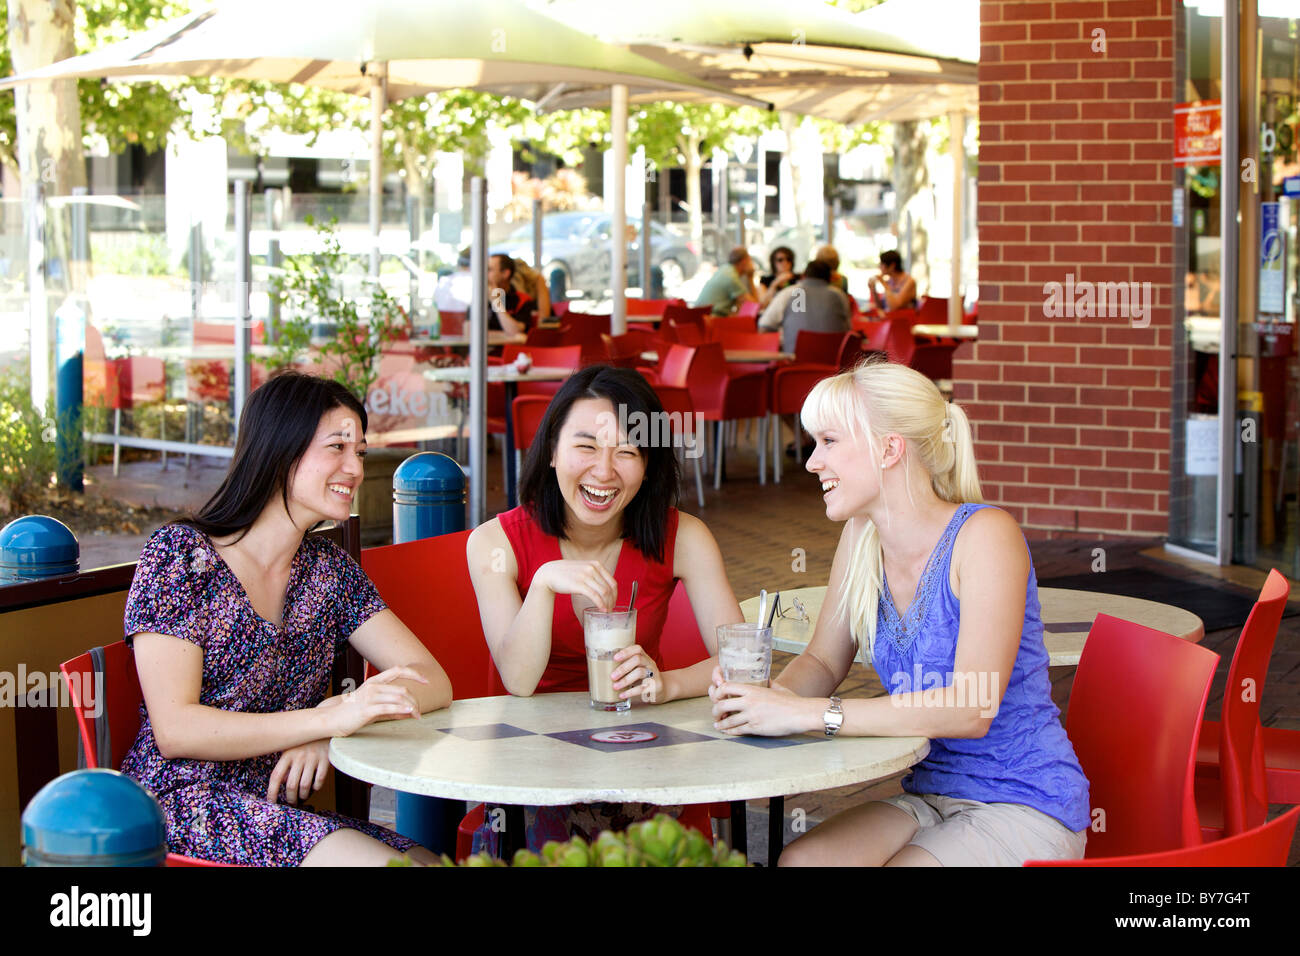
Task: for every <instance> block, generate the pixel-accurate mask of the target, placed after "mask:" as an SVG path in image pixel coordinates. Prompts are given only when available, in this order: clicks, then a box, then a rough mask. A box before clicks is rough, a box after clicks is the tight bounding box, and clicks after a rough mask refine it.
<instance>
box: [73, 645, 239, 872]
mask: <svg viewBox="0 0 1300 956" xmlns="http://www.w3.org/2000/svg"><path fill="white" fill-rule="evenodd" d="M59 671H60V672H61V673H62V674H63V682H64V684H65V685H66V686H67V688H68V699H69V700H71V701H72V712H73V715H74V716H75V717H76V718H77V734H78V737H79V741H78V742H79V744H80V747H81V752H82V754H83V755H84V756H85V759H86V766H87V767H90V768H91V769H95V768H99V767H102V768H105V769H107V770H116V769H117V768H118V767H120V766H122V761H123V760H125V759H126V753H127V751H128V750H130V749H131V746H132V745H133V744H134V743H135V738H136V734H138V733H139V732H140V705H141V704H142V703H143V702H144V693H143V692H142V691H141V690H140V675H139V674H137V673H136V669H135V655H134V654H132V653H131V648H129V647H127V646H126V642H125V641H118V642H117V643H116V644H110V645H108V646H107V647H96V648H94V649H93V650H90V651H87V652H86V653H85V654H81V655H79V656H77V657H74V658H73V659H72V660H70V661H64V662H63V663H62V664H60V665H59ZM101 689H102V692H103V700H102V701H101V700H96V699H95V694H96V693H97V692H99V691H100V690H101ZM96 712H98V716H96ZM167 865H168V866H234V865H235V864H232V863H217V862H214V861H213V860H200V859H198V858H197V857H192V856H185V855H184V854H183V853H168V854H167Z"/></svg>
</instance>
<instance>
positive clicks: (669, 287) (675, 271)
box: [659, 259, 686, 298]
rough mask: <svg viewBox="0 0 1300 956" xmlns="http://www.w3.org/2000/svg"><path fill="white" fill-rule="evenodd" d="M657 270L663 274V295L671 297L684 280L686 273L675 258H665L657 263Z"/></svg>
mask: <svg viewBox="0 0 1300 956" xmlns="http://www.w3.org/2000/svg"><path fill="white" fill-rule="evenodd" d="M659 271H660V272H662V273H663V276H664V295H666V296H668V297H670V298H671V297H672V295H673V293H674V292H676V291H677V290H678V288H680V287H681V285H682V283H683V282H685V281H686V273H685V272H684V271H683V270H682V265H681V263H680V262H678V261H677V260H676V259H665V260H664V261H663V262H661V263H659Z"/></svg>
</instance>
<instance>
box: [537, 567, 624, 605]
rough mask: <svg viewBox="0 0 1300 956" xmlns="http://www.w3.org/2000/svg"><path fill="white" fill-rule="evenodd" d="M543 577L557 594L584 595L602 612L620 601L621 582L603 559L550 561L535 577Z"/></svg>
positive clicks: (543, 581)
mask: <svg viewBox="0 0 1300 956" xmlns="http://www.w3.org/2000/svg"><path fill="white" fill-rule="evenodd" d="M539 579H540V580H541V582H542V584H544V585H545V586H546V587H547V588H549V589H550V591H551V592H552V593H553V594H580V595H582V596H583V597H585V598H586V599H587V600H589V601H590V602H591V603H592V604H594V605H595V606H596V607H598V608H600V609H601V610H602V611H607V610H609V609H611V608H612V607H614V605H615V604H616V603H617V602H618V582H617V581H615V580H614V575H612V574H610V573H609V570H608V569H607V568H606V567H605V566H604V565H603V564H601V563H600V562H599V561H577V560H569V559H564V560H560V561H548V562H546V563H545V564H543V565H542V566H541V567H540V568H538V569H537V574H536V575H535V576H534V577H533V581H534V582H536V581H538V580H539Z"/></svg>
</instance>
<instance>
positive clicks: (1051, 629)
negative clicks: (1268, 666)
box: [740, 585, 1205, 667]
mask: <svg viewBox="0 0 1300 956" xmlns="http://www.w3.org/2000/svg"><path fill="white" fill-rule="evenodd" d="M796 597H797V598H799V600H800V601H801V602H802V603H803V606H804V609H805V610H806V611H807V612H808V621H807V622H802V621H797V620H792V619H790V618H788V617H778V618H776V619H775V620H774V621H773V622H772V646H773V647H775V648H776V649H777V650H779V651H785V652H787V653H790V654H799V653H801V652H802V651H803V650H804V648H805V647H807V646H808V641H809V640H811V639H812V634H813V628H814V626H815V625H816V624H817V615H818V614H819V613H821V609H822V602H823V601H824V600H825V599H826V587H825V585H823V586H821V587H811V588H793V589H791V590H788V591H782V592H781V610H782V611H783V612H786V613H789V612H791V611H792V610H793V608H794V600H793V599H794V598H796ZM768 599H769V600H771V595H770V594H769V595H768ZM1038 603H1039V605H1040V606H1041V608H1042V612H1043V644H1044V645H1046V647H1047V654H1048V657H1049V661H1050V663H1051V665H1052V666H1053V667H1069V666H1073V665H1075V664H1078V663H1079V655H1080V654H1082V653H1083V644H1084V641H1085V640H1087V637H1088V631H1089V630H1090V629H1091V628H1092V622H1093V621H1094V620H1095V619H1096V617H1097V615H1098V614H1109V615H1111V616H1112V617H1118V618H1120V619H1122V620H1125V621H1132V622H1133V623H1135V624H1144V625H1146V626H1147V627H1154V628H1155V629H1156V630H1158V631H1164V632H1165V633H1166V634H1173V635H1174V636H1175V637H1181V638H1182V639H1183V640H1185V641H1191V642H1192V643H1193V644H1197V643H1200V640H1201V638H1202V637H1204V636H1205V625H1204V624H1203V623H1202V622H1201V619H1200V618H1199V617H1197V616H1196V615H1195V614H1193V613H1192V612H1191V611H1184V610H1183V609H1182V608H1180V607H1174V606H1173V605H1171V604H1161V603H1159V602H1157V601H1144V600H1142V599H1141V598H1132V597H1125V596H1124V595H1122V594H1105V593H1103V592H1100V591H1075V590H1070V589H1067V588H1039V589H1038ZM740 611H741V613H742V614H744V615H745V620H747V621H755V620H757V619H758V598H757V597H752V598H750V599H749V600H747V601H744V602H742V603H741V605H740Z"/></svg>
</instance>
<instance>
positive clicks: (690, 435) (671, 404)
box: [654, 385, 704, 670]
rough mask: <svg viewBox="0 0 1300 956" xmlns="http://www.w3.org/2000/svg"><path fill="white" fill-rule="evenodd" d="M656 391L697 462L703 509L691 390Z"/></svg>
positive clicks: (700, 444) (700, 438)
mask: <svg viewBox="0 0 1300 956" xmlns="http://www.w3.org/2000/svg"><path fill="white" fill-rule="evenodd" d="M654 390H655V394H656V395H658V396H659V403H660V404H661V405H663V407H664V411H665V412H667V413H668V416H669V417H668V421H669V422H670V423H671V424H672V426H673V427H672V437H673V441H674V444H675V445H676V446H678V447H681V448H682V450H683V451H682V457H683V458H685V457H686V455H687V454H689V455H690V457H691V459H692V460H693V461H694V462H695V499H696V501H697V502H698V503H699V506H700V507H701V508H703V507H704V479H703V477H702V476H701V475H700V458H701V457H702V454H703V452H704V435H703V433H702V429H699V428H696V427H695V423H696V418H695V406H694V405H693V404H692V403H691V393H690V389H687V388H685V387H674V386H672V385H655V386H654ZM664 666H665V667H667V666H668V665H666V664H665V665H664ZM669 669H670V670H671V668H669Z"/></svg>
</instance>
